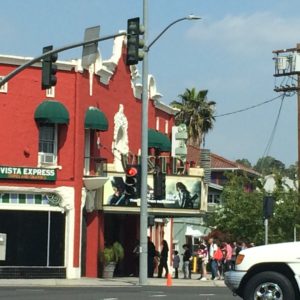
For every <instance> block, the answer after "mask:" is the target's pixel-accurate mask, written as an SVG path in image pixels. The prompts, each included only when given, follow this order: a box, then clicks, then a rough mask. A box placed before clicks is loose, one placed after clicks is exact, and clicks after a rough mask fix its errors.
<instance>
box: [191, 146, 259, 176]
mask: <svg viewBox="0 0 300 300" xmlns="http://www.w3.org/2000/svg"><path fill="white" fill-rule="evenodd" d="M187 148H188V149H187V152H188V153H187V161H188V162H195V165H196V166H200V152H201V149H200V148H198V147H195V146H191V145H188V146H187ZM210 158H211V169H212V170H214V171H217V170H220V171H221V170H224V171H225V170H243V171H246V172H247V173H251V174H254V175H257V176H259V175H260V173H258V172H256V171H254V170H253V169H251V168H249V167H246V166H244V165H242V164H240V163H237V162H235V161H231V160H228V159H226V158H224V157H222V156H220V155H217V154H215V153H211V154H210Z"/></svg>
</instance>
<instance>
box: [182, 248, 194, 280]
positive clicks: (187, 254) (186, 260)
mask: <svg viewBox="0 0 300 300" xmlns="http://www.w3.org/2000/svg"><path fill="white" fill-rule="evenodd" d="M182 248H183V249H184V253H183V259H182V261H183V265H182V270H183V276H184V277H183V278H184V279H188V278H190V276H191V270H190V259H191V257H192V254H191V250H190V248H189V246H188V245H187V244H184V245H183V246H182Z"/></svg>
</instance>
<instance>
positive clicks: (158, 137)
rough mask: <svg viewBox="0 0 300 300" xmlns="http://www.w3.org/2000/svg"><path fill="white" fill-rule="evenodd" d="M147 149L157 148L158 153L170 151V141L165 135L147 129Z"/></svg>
mask: <svg viewBox="0 0 300 300" xmlns="http://www.w3.org/2000/svg"><path fill="white" fill-rule="evenodd" d="M148 148H157V149H159V150H160V151H166V152H169V151H171V141H170V139H169V138H168V136H167V135H165V134H163V133H161V132H159V131H157V130H154V129H151V128H149V129H148Z"/></svg>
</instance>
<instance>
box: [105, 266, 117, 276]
mask: <svg viewBox="0 0 300 300" xmlns="http://www.w3.org/2000/svg"><path fill="white" fill-rule="evenodd" d="M115 268H116V263H115V262H110V263H108V264H106V265H105V266H104V269H103V278H113V277H114V271H115Z"/></svg>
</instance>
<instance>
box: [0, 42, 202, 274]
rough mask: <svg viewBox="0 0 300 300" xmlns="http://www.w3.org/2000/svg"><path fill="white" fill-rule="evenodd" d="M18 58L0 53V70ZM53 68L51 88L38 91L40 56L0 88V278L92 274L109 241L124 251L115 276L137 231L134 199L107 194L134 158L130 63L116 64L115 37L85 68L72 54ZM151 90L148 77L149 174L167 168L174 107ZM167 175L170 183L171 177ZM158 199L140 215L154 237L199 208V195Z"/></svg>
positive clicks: (137, 106)
mask: <svg viewBox="0 0 300 300" xmlns="http://www.w3.org/2000/svg"><path fill="white" fill-rule="evenodd" d="M28 60H29V58H26V57H14V56H0V76H5V75H7V74H9V73H10V72H11V71H13V70H14V69H15V68H16V67H17V66H18V65H22V64H24V63H25V62H27V61H28ZM57 65H58V72H57V85H56V87H55V88H51V89H49V90H46V91H44V90H42V89H41V64H40V63H38V64H36V65H34V66H32V67H30V68H27V69H26V70H24V71H23V72H21V73H20V74H19V75H17V76H16V77H15V78H13V79H11V80H10V81H9V82H8V83H7V84H5V85H4V86H2V87H1V88H0V107H1V110H0V122H1V126H0V136H1V141H2V142H1V150H0V153H1V155H0V233H4V234H5V238H6V242H5V252H6V253H5V254H6V255H5V258H4V259H2V260H1V255H0V277H2V278H25V277H30V278H34V277H35V278H41V277H45V278H49V277H62V278H64V277H67V278H78V277H81V276H89V277H97V276H98V273H99V269H100V267H99V260H98V257H99V250H101V249H103V247H104V244H105V243H111V242H113V241H115V240H118V241H120V242H121V243H122V244H123V246H124V248H125V254H126V255H125V257H126V259H125V260H124V262H123V263H122V265H121V266H120V274H127V275H128V274H129V273H130V272H131V271H132V270H131V265H132V261H131V258H130V254H131V251H132V249H133V247H134V243H135V239H136V238H138V237H139V204H138V201H132V202H131V203H130V205H128V203H126V205H113V204H111V202H109V201H111V200H109V199H111V195H110V193H111V192H112V191H113V190H114V188H116V187H117V186H118V185H117V184H116V182H117V181H119V182H120V180H121V179H120V178H122V177H123V176H124V167H125V166H126V164H128V163H133V164H137V163H138V162H139V159H140V148H141V146H140V145H141V125H140V124H141V100H140V99H141V90H142V88H141V85H140V84H139V82H138V79H139V78H138V72H137V69H136V67H135V66H133V67H130V68H129V67H128V66H126V64H125V54H124V47H123V37H118V38H116V39H115V44H114V49H113V55H112V57H111V58H110V59H109V60H107V61H103V60H102V59H101V57H100V55H99V56H98V58H97V60H96V62H95V63H93V64H92V65H90V66H86V67H85V68H83V67H82V64H81V60H74V61H68V62H67V61H58V62H57ZM160 96H161V95H160V94H159V93H157V91H156V84H155V80H154V78H153V77H150V78H149V98H150V101H149V128H151V129H152V130H150V129H149V162H150V173H151V171H153V170H151V168H152V167H151V166H155V165H159V166H160V169H161V170H162V171H163V172H168V174H171V173H172V172H175V173H176V159H175V158H173V159H172V158H171V154H170V150H171V140H170V139H171V131H172V126H173V125H174V110H173V109H171V108H170V107H169V106H167V105H165V104H163V103H162V102H160ZM151 157H152V158H151ZM151 159H152V160H151ZM151 162H152V165H151ZM174 168H175V169H174ZM149 180H150V182H151V178H150V179H149ZM167 180H169V181H170V186H172V188H173V189H174V187H175V185H176V178H175V179H174V178H173V179H172V178H170V179H167ZM121 181H122V180H121ZM181 181H182V176H181ZM194 181H195V180H194ZM199 182H200V179H199V178H197V185H199V184H198V183H199ZM119 186H120V185H119ZM199 191H200V190H199ZM149 193H150V192H149ZM198 196H199V197H200V192H199V193H198ZM167 197H169V198H168V199H166V201H165V202H164V203H166V204H162V203H163V202H158V201H157V200H155V199H152V198H151V197H150V196H149V199H150V200H149V199H148V200H149V201H150V202H151V201H152V202H151V205H149V206H151V207H149V213H152V214H153V215H155V216H161V219H158V220H157V222H156V225H155V226H154V228H153V230H150V231H149V234H153V237H152V238H153V240H154V241H156V242H157V243H159V242H160V240H161V239H162V238H164V227H165V226H164V225H165V223H166V222H165V218H166V217H172V216H174V215H176V214H179V215H196V214H199V213H200V200H197V201H198V202H197V203H195V204H194V205H192V206H191V207H183V206H182V205H181V202H180V201H179V200H174V199H173V198H174V195H173V194H172V193H168V196H167ZM172 197H173V198H172ZM194 198H195V197H194ZM151 199H152V200H151ZM150 202H149V203H150ZM153 203H154V204H153ZM174 203H175V204H176V205H175V206H172V205H173V204H174ZM152 204H153V205H152ZM178 208H183V209H181V210H178ZM170 224H172V222H170ZM169 242H170V243H172V237H171V230H170V234H169ZM0 250H1V249H0Z"/></svg>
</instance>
